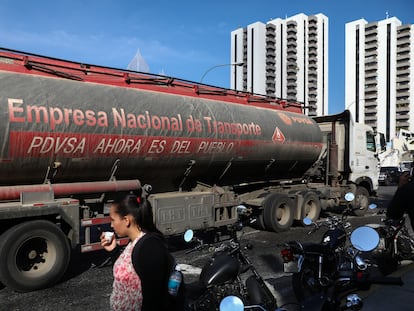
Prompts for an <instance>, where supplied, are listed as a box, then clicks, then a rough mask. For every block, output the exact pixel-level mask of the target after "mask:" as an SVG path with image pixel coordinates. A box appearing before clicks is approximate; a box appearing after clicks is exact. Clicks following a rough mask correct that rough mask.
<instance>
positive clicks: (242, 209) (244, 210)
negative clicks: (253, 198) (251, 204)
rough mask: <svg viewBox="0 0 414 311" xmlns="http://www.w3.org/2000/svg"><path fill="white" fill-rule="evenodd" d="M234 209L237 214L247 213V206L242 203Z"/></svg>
mask: <svg viewBox="0 0 414 311" xmlns="http://www.w3.org/2000/svg"><path fill="white" fill-rule="evenodd" d="M236 211H237V214H238V215H245V214H247V207H246V206H244V205H238V206H237V207H236Z"/></svg>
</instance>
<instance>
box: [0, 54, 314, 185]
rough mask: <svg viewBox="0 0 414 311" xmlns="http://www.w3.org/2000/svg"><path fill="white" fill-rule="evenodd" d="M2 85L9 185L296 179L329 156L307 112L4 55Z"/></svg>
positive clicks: (159, 79) (1, 162) (1, 159)
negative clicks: (53, 168)
mask: <svg viewBox="0 0 414 311" xmlns="http://www.w3.org/2000/svg"><path fill="white" fill-rule="evenodd" d="M0 81H1V82H0V85H1V86H0V137H1V143H0V147H1V149H0V172H1V174H0V185H6V186H8V185H19V184H33V183H42V182H43V181H44V180H45V176H46V172H47V170H48V167H49V166H50V165H55V166H57V167H58V170H57V171H56V173H55V174H54V176H53V182H73V181H77V182H79V181H99V180H107V179H108V178H109V176H110V174H111V170H112V169H113V165H114V163H115V162H118V163H119V167H118V169H117V171H116V177H117V178H118V179H129V178H134V179H135V178H138V179H140V180H141V182H142V183H148V184H151V185H153V187H154V191H156V192H159V191H174V190H177V189H178V188H186V187H192V186H194V184H195V183H196V182H203V183H206V184H217V185H238V184H242V183H251V182H258V181H268V180H281V179H294V178H301V177H302V175H303V174H304V172H305V171H306V170H307V169H308V168H309V167H310V166H311V165H312V164H313V163H314V162H315V161H316V160H317V159H318V157H319V153H320V151H321V147H322V135H321V132H320V129H319V127H318V125H317V124H316V123H315V122H314V121H313V120H312V119H311V118H309V117H307V116H306V115H303V114H301V113H300V111H301V109H300V107H299V106H297V105H296V106H295V105H292V104H289V103H286V102H282V101H272V100H268V99H264V98H263V97H261V96H255V95H252V94H246V93H240V92H236V91H231V90H225V89H221V88H215V87H212V86H208V85H202V84H195V83H191V82H188V81H183V80H178V79H173V78H170V77H165V76H151V75H145V74H141V73H136V72H130V71H125V70H120V69H113V68H105V67H98V66H92V65H85V64H80V63H74V62H69V61H64V60H58V59H52V58H48V57H43V56H38V55H31V54H27V53H22V52H16V51H10V50H4V49H0Z"/></svg>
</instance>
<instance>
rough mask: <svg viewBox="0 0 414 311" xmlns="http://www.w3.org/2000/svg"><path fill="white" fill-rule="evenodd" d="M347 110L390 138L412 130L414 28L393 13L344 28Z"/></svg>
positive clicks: (359, 21)
mask: <svg viewBox="0 0 414 311" xmlns="http://www.w3.org/2000/svg"><path fill="white" fill-rule="evenodd" d="M345 49H346V51H345V108H346V109H349V110H350V111H351V113H352V115H353V116H354V119H355V121H357V122H363V123H366V124H368V125H370V126H372V127H373V128H374V129H376V130H377V131H378V132H380V133H384V134H385V139H386V141H390V140H392V138H393V137H395V135H396V134H398V132H399V130H400V129H405V130H409V131H411V132H414V107H413V105H414V100H413V91H414V76H413V74H414V70H413V69H414V27H413V25H402V23H401V21H400V20H398V19H397V18H395V17H392V18H387V19H385V20H382V21H379V22H370V23H369V22H367V21H366V20H364V19H360V20H356V21H353V22H350V23H347V24H346V26H345Z"/></svg>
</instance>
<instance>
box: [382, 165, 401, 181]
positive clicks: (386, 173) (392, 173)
mask: <svg viewBox="0 0 414 311" xmlns="http://www.w3.org/2000/svg"><path fill="white" fill-rule="evenodd" d="M400 173H401V172H400V170H399V169H398V167H397V166H383V167H381V169H380V173H379V177H378V183H379V184H380V185H385V186H389V185H392V184H395V183H397V182H398V177H399V176H400Z"/></svg>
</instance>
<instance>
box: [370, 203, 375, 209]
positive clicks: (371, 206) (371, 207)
mask: <svg viewBox="0 0 414 311" xmlns="http://www.w3.org/2000/svg"><path fill="white" fill-rule="evenodd" d="M368 208H369V209H376V208H377V204H375V203H372V204H370V205H368Z"/></svg>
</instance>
